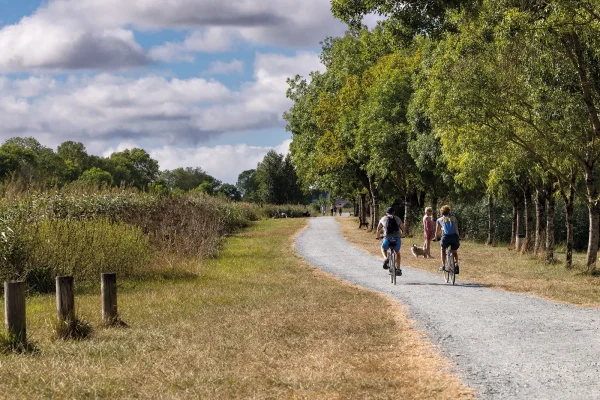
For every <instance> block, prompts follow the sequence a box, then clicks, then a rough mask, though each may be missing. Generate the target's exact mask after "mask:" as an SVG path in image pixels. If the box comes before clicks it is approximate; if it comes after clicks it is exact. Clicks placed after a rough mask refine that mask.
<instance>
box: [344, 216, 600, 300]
mask: <svg viewBox="0 0 600 400" xmlns="http://www.w3.org/2000/svg"><path fill="white" fill-rule="evenodd" d="M338 221H339V222H340V224H341V226H342V234H343V235H344V237H345V238H346V239H347V240H348V241H350V242H351V243H353V244H354V245H356V246H357V247H359V248H361V249H363V250H365V251H367V252H369V253H371V254H374V255H381V253H380V250H379V246H380V243H378V242H377V241H375V239H374V236H375V235H374V234H373V233H369V232H367V231H366V230H365V229H362V230H358V229H357V227H358V222H357V221H358V220H357V219H355V218H340V219H339V220H338ZM413 244H416V245H417V246H421V245H422V244H423V243H422V239H421V237H420V236H419V237H418V238H415V239H412V238H407V239H403V240H402V250H401V256H402V265H407V266H410V267H415V268H420V269H423V270H426V271H429V272H433V273H439V271H438V268H439V266H440V265H441V261H440V250H439V248H440V247H439V243H432V247H431V254H432V255H433V256H434V258H433V259H428V260H426V259H423V258H418V259H415V258H414V257H413V255H412V254H411V253H410V247H411V246H412V245H413ZM459 256H460V261H461V262H460V267H461V268H460V275H459V276H458V277H457V278H458V279H460V280H468V281H471V282H476V283H480V284H483V285H487V286H489V287H492V288H496V289H502V290H508V291H513V292H520V293H528V294H532V295H536V296H540V297H543V298H547V299H550V300H555V301H560V302H566V303H571V304H576V305H582V306H592V307H597V306H600V277H593V276H590V275H587V274H585V273H584V270H585V269H584V267H583V263H584V257H585V255H584V254H574V261H575V265H576V266H575V268H573V269H566V268H565V267H564V265H562V264H556V265H550V266H549V265H547V264H545V263H544V262H542V261H539V260H537V259H535V258H533V256H531V255H521V254H519V253H516V252H514V251H509V250H507V249H506V248H505V247H487V246H484V245H481V244H478V243H473V242H462V243H461V247H460V251H459ZM557 258H558V259H564V253H563V254H561V253H559V254H558V255H557ZM440 279H442V278H441V276H440Z"/></svg>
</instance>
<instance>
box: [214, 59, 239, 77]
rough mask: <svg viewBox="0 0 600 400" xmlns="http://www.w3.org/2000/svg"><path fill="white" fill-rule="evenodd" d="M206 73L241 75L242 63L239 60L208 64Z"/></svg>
mask: <svg viewBox="0 0 600 400" xmlns="http://www.w3.org/2000/svg"><path fill="white" fill-rule="evenodd" d="M206 73H207V74H209V75H228V74H242V73H244V62H243V61H240V60H231V61H230V62H226V61H215V62H213V63H211V64H210V67H209V68H208V70H207V71H206Z"/></svg>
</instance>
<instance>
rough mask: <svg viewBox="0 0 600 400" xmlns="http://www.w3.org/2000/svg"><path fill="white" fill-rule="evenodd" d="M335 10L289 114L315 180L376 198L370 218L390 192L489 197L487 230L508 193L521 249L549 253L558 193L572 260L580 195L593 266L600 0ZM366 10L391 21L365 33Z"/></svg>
mask: <svg viewBox="0 0 600 400" xmlns="http://www.w3.org/2000/svg"><path fill="white" fill-rule="evenodd" d="M332 9H333V12H334V14H335V15H336V16H337V17H338V18H340V19H342V20H343V21H345V22H347V23H348V26H349V31H348V32H347V34H346V35H345V36H344V37H340V38H329V39H327V40H326V41H325V42H324V45H323V51H322V54H321V59H322V61H323V63H324V64H325V66H326V67H327V70H326V72H324V73H318V72H314V73H312V74H311V76H310V79H304V78H302V77H300V76H297V77H295V78H294V79H291V80H289V90H288V97H289V98H290V99H292V100H293V101H294V105H293V107H292V108H291V109H290V110H289V112H287V113H286V114H285V115H284V118H285V119H286V120H287V122H288V129H289V130H290V131H291V132H292V133H293V142H292V145H291V154H292V161H293V164H294V165H295V166H296V168H297V170H298V175H299V177H300V179H301V181H302V183H303V184H304V185H305V187H312V188H318V189H322V190H327V191H330V192H335V193H339V194H343V195H350V196H356V197H360V196H362V197H363V199H364V198H365V197H366V196H368V198H369V199H370V205H371V208H372V212H371V215H372V216H377V215H379V210H378V208H379V201H380V198H381V194H384V196H385V197H386V198H385V200H386V201H388V202H391V201H394V200H395V201H398V199H399V198H400V199H401V200H402V201H403V202H404V203H405V205H406V207H407V208H408V207H410V205H411V204H417V203H423V201H421V200H423V199H424V198H427V199H429V201H430V202H431V203H432V204H433V205H434V206H436V205H437V203H438V199H444V200H455V201H463V202H469V201H471V202H473V201H474V199H478V198H481V197H483V196H487V197H488V205H489V207H488V209H489V212H488V217H489V227H490V228H489V235H488V236H489V237H488V242H489V243H492V241H493V240H494V229H493V228H494V226H495V225H494V221H493V220H494V213H493V210H494V209H495V204H511V205H512V206H513V229H512V242H513V244H515V243H516V242H517V239H518V234H519V233H524V234H525V238H524V240H523V249H524V250H525V251H533V252H535V253H536V254H538V255H541V254H545V256H546V259H547V260H548V262H553V261H554V248H555V241H554V237H555V236H554V233H555V229H556V227H555V225H554V217H555V206H556V201H557V199H562V200H563V201H564V202H565V210H566V213H567V217H566V220H567V246H568V251H567V259H566V262H567V265H571V263H572V246H573V223H574V222H573V208H574V204H575V202H576V201H581V202H584V203H585V204H586V205H587V207H588V211H589V241H588V251H587V259H586V264H587V265H588V266H589V269H590V271H591V272H595V271H596V258H597V251H598V241H599V231H600V201H599V200H600V198H599V196H600V180H599V179H598V178H599V177H600V176H599V172H600V170H599V166H598V157H599V156H600V148H599V143H600V142H599V140H600V116H599V115H598V106H599V104H600V53H599V51H600V46H599V44H600V1H598V0H582V1H575V0H560V1H558V0H556V1H554V0H519V1H515V0H471V1H454V0H408V1H405V0H402V1H400V0H369V1H366V0H333V1H332ZM369 13H379V14H382V15H385V16H386V17H387V19H386V20H385V21H382V22H380V23H379V24H378V26H377V28H376V29H374V30H373V31H369V30H368V29H367V28H366V27H364V26H363V25H362V24H361V21H362V19H363V17H364V16H365V15H366V14H369ZM534 206H535V207H534ZM534 209H535V211H534ZM407 211H408V210H407ZM409 214H410V213H409V212H406V215H409ZM534 214H535V215H534ZM534 216H535V218H534ZM534 221H535V222H534ZM374 222H375V221H374V219H373V218H372V221H371V226H373V224H374ZM521 225H524V226H521Z"/></svg>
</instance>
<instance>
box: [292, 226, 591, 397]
mask: <svg viewBox="0 0 600 400" xmlns="http://www.w3.org/2000/svg"><path fill="white" fill-rule="evenodd" d="M296 250H297V252H298V253H299V254H300V255H301V256H302V257H303V258H304V259H306V260H307V261H308V262H309V263H310V264H311V265H313V266H315V267H318V268H320V269H321V270H323V271H325V272H329V273H331V274H333V275H336V276H338V277H340V278H342V279H344V280H346V281H349V282H351V283H353V284H357V285H360V286H363V287H365V288H368V289H372V290H375V291H378V292H381V293H384V294H387V295H389V296H392V297H393V298H395V299H398V300H400V301H401V302H402V303H404V304H405V305H407V306H408V308H409V312H410V317H411V318H412V319H414V320H416V321H417V323H418V327H419V328H421V329H423V330H424V331H425V332H427V334H428V335H429V338H430V340H431V341H432V343H434V344H436V345H439V346H440V348H441V350H442V352H443V353H444V355H445V356H447V357H448V358H449V359H450V361H451V362H452V363H453V364H454V366H455V369H456V371H457V372H458V374H459V375H461V377H462V378H463V380H464V382H465V383H466V384H467V385H469V386H470V387H472V388H474V389H475V390H476V391H477V393H478V397H479V398H482V399H572V400H580V399H599V398H600V309H592V308H578V307H574V306H570V305H566V304H560V303H554V302H551V301H547V300H543V299H540V298H536V297H532V296H528V295H523V294H517V293H509V292H504V291H500V290H492V289H487V288H483V287H480V286H478V285H474V284H469V283H465V282H462V281H461V280H460V275H458V277H457V282H456V286H454V287H453V286H449V285H446V284H444V281H443V279H442V276H441V274H431V273H428V272H425V271H422V270H418V269H412V268H408V267H403V271H404V275H403V276H402V277H399V278H398V285H397V286H393V285H392V284H390V282H389V275H388V274H387V271H384V270H383V269H382V268H381V262H380V261H379V259H378V258H377V257H374V256H371V255H368V254H367V253H365V252H363V251H361V250H359V249H357V248H355V247H353V246H352V245H351V244H350V243H348V242H347V241H346V240H345V239H344V238H343V237H342V236H341V233H340V227H339V224H338V223H337V222H336V221H335V219H334V218H332V217H325V218H313V219H311V220H310V222H309V225H308V228H307V229H306V230H305V231H303V232H302V233H301V234H300V235H299V236H298V238H297V241H296ZM410 261H411V260H410V259H408V260H403V264H404V263H410Z"/></svg>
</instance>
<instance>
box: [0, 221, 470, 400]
mask: <svg viewBox="0 0 600 400" xmlns="http://www.w3.org/2000/svg"><path fill="white" fill-rule="evenodd" d="M305 223H306V222H305V221H303V220H293V219H284V220H268V221H261V222H259V223H258V224H256V225H254V226H252V227H251V228H249V229H246V230H245V231H243V232H242V233H239V234H237V235H234V236H232V237H230V238H228V239H227V240H226V241H225V243H224V248H223V251H222V253H221V255H220V256H219V257H218V258H217V259H214V260H208V261H204V262H203V263H202V264H201V265H199V266H198V268H197V272H198V276H197V277H195V278H187V279H170V280H156V281H152V282H149V281H144V282H132V281H121V287H120V289H119V290H120V292H119V308H120V312H121V313H122V317H123V318H124V319H125V320H126V321H127V322H128V323H129V325H130V328H129V329H97V330H96V331H95V334H94V335H93V337H92V338H91V339H90V340H86V341H52V340H51V335H50V332H49V331H48V329H47V323H46V322H45V321H47V320H51V319H52V318H55V310H54V299H53V297H52V296H46V295H40V296H37V297H33V298H29V299H28V304H27V306H28V309H27V311H28V324H29V325H28V333H29V334H30V337H31V338H32V339H33V340H35V341H36V344H38V346H39V348H40V350H41V352H40V353H39V354H37V355H35V356H23V355H7V356H0V393H2V397H3V398H161V399H164V398H178V399H180V398H190V399H197V398H257V399H261V398H311V399H313V398H315V399H318V398H327V399H334V398H403V399H461V398H472V397H473V395H472V393H471V391H470V390H469V389H467V388H465V387H464V386H462V385H461V383H460V382H459V381H458V379H456V378H455V377H453V376H452V375H451V374H449V373H448V372H447V365H446V364H445V363H444V361H443V360H442V359H440V358H439V357H438V356H437V355H436V353H435V352H434V351H432V349H431V347H430V346H429V345H427V344H425V343H424V342H423V341H422V340H421V339H422V338H421V335H420V333H419V332H418V331H415V330H413V329H411V327H410V323H409V321H408V320H407V319H406V316H405V314H404V313H403V312H402V310H401V308H400V306H398V305H397V304H396V303H393V302H392V301H391V300H389V299H388V298H387V297H385V296H382V295H378V294H374V293H372V292H369V291H365V290H362V289H359V288H356V287H352V286H349V285H346V284H344V283H342V282H340V281H338V280H336V279H334V278H332V277H330V276H328V275H325V274H323V273H321V272H319V271H318V270H316V269H313V268H310V267H308V266H307V265H306V264H305V263H304V262H303V261H301V260H300V259H299V258H298V257H297V256H296V255H295V253H294V252H293V251H292V249H291V244H292V242H293V237H294V234H295V233H296V232H297V231H298V230H299V229H301V228H302V227H303V226H305ZM76 301H77V306H78V315H81V316H82V317H84V318H86V320H89V321H91V322H92V323H93V324H94V326H100V317H101V316H100V312H99V311H100V298H99V296H98V295H81V296H78V297H77V299H76Z"/></svg>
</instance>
